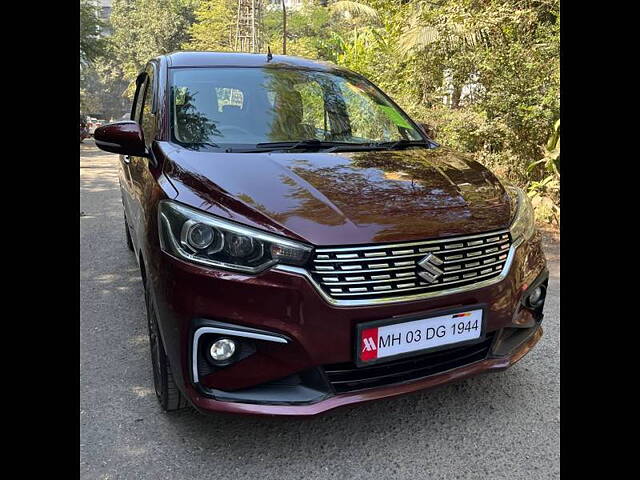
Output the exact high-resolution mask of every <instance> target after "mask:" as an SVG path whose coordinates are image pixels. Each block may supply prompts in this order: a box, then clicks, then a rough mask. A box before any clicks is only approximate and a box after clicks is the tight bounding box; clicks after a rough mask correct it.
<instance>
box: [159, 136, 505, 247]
mask: <svg viewBox="0 0 640 480" xmlns="http://www.w3.org/2000/svg"><path fill="white" fill-rule="evenodd" d="M156 147H157V149H156V151H157V153H158V154H159V155H160V156H161V157H163V159H164V173H165V174H166V175H167V177H168V178H169V180H170V182H171V183H172V184H173V186H174V187H175V188H176V190H177V194H176V197H175V198H176V200H178V201H181V202H183V203H186V204H188V205H191V206H193V207H196V208H199V209H201V210H205V211H208V212H211V213H213V214H215V215H218V216H222V217H224V218H228V219H231V220H235V221H238V222H241V223H243V224H247V225H251V226H255V227H258V228H262V229H266V230H269V231H272V232H275V233H280V234H283V235H286V236H289V237H293V238H298V239H302V240H305V241H307V242H309V243H311V244H314V245H345V244H360V243H379V242H396V241H408V240H419V239H428V238H438V237H444V236H454V235H463V234H472V233H478V232H486V231H491V230H497V229H504V228H508V226H509V220H510V216H511V215H510V201H509V197H508V194H507V193H506V191H505V189H504V188H503V186H502V185H501V184H500V182H499V181H498V180H497V179H496V177H495V176H494V175H493V174H491V172H489V171H488V170H487V169H486V168H484V167H483V166H482V165H480V164H479V163H478V162H475V161H473V160H470V159H468V158H465V157H464V156H462V155H460V154H456V153H455V152H453V151H451V150H449V149H446V148H443V147H438V148H435V149H423V148H419V149H418V148H412V149H406V150H391V151H386V150H385V151H366V152H362V151H361V152H340V153H317V152H312V153H308V152H305V153H298V152H289V153H282V152H277V153H276V152H271V153H244V154H228V153H212V152H194V151H191V150H186V149H183V148H181V147H178V146H176V145H174V144H170V143H166V142H162V143H159V144H157V145H156Z"/></svg>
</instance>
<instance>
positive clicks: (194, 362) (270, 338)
mask: <svg viewBox="0 0 640 480" xmlns="http://www.w3.org/2000/svg"><path fill="white" fill-rule="evenodd" d="M205 333H220V334H223V335H229V336H233V337H244V338H254V339H256V340H265V341H267V342H276V343H289V342H288V341H287V339H286V338H284V337H278V336H275V335H264V334H262V333H254V332H245V331H242V330H233V329H231V328H219V327H200V328H198V329H197V330H196V331H195V332H194V333H193V345H192V350H191V368H192V369H193V382H194V383H198V382H199V381H200V379H199V377H198V355H197V352H198V342H199V341H200V337H201V336H202V335H204V334H205Z"/></svg>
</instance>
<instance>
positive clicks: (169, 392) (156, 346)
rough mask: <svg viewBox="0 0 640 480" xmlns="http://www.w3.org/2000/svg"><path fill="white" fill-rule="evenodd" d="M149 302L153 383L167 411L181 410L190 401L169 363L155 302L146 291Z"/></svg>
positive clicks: (148, 314) (148, 316) (163, 407)
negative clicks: (159, 327) (176, 379)
mask: <svg viewBox="0 0 640 480" xmlns="http://www.w3.org/2000/svg"><path fill="white" fill-rule="evenodd" d="M145 298H146V303H147V319H148V324H149V347H150V350H151V365H152V367H153V385H154V387H155V391H156V397H157V398H158V403H160V406H161V407H162V409H163V410H164V411H165V412H172V411H175V410H181V409H183V408H185V407H187V406H188V403H187V401H186V399H185V398H184V396H183V395H182V393H180V390H179V389H178V386H177V385H176V383H175V381H174V380H173V373H172V372H171V365H169V358H167V354H166V352H165V350H164V345H162V338H161V337H160V330H159V329H158V320H157V317H156V312H155V308H154V307H153V302H151V300H150V299H149V295H148V294H147V293H146V291H145Z"/></svg>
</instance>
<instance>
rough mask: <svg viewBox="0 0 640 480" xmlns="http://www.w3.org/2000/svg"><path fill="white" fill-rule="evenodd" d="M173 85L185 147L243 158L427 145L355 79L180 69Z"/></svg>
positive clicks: (273, 70) (176, 130)
mask: <svg viewBox="0 0 640 480" xmlns="http://www.w3.org/2000/svg"><path fill="white" fill-rule="evenodd" d="M170 82H171V124H172V136H173V140H174V141H175V142H177V143H179V144H181V145H183V146H185V147H187V148H193V149H197V150H200V149H204V150H210V149H213V150H216V151H218V150H222V151H225V150H226V151H242V149H248V148H249V149H250V148H259V149H263V148H264V149H269V148H270V147H271V148H276V147H279V148H286V147H287V146H290V147H291V146H294V147H295V146H296V145H295V144H296V143H299V142H304V145H302V146H303V147H309V148H311V146H312V145H316V146H320V145H322V146H325V145H326V144H329V145H331V144H336V145H338V144H339V145H341V146H342V147H344V146H345V145H347V146H349V145H356V146H361V145H370V144H387V145H388V146H389V147H391V148H392V147H394V146H395V145H399V144H398V143H397V142H400V143H402V144H404V145H405V146H406V145H411V143H412V142H416V143H418V144H424V142H425V140H424V137H423V136H422V135H421V134H420V133H419V132H418V131H417V130H416V128H415V126H414V124H413V123H412V122H411V120H410V119H409V118H408V117H407V115H406V114H405V113H403V112H402V111H401V110H399V109H398V108H397V107H396V106H394V105H393V104H392V103H390V102H389V101H388V100H387V99H386V98H385V97H384V96H383V95H381V94H380V92H379V91H378V90H377V89H376V88H375V87H374V86H373V85H372V84H371V83H369V82H367V81H366V80H364V79H362V78H361V77H358V76H355V75H354V76H351V75H349V76H347V74H337V73H328V72H321V71H315V70H302V69H291V68H278V67H265V68H241V67H236V68H176V69H171V70H170ZM278 143H279V144H280V145H277V144H278ZM269 144H274V145H269ZM297 146H298V147H300V145H297Z"/></svg>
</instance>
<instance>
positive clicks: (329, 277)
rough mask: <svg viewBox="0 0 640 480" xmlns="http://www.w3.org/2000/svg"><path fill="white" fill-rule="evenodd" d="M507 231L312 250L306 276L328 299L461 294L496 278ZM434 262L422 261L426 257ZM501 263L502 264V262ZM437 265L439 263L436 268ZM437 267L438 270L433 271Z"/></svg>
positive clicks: (504, 258)
mask: <svg viewBox="0 0 640 480" xmlns="http://www.w3.org/2000/svg"><path fill="white" fill-rule="evenodd" d="M510 246H511V238H510V236H509V234H508V232H506V231H502V232H488V233H485V234H478V235H468V236H464V237H455V238H443V239H438V240H428V241H423V242H407V243H404V244H393V245H365V246H351V247H337V248H319V249H316V251H315V255H314V258H313V259H312V261H311V262H310V263H311V265H312V269H311V270H310V273H311V275H312V277H313V278H314V280H315V281H316V282H318V284H319V286H320V288H322V289H323V290H324V291H325V292H326V293H327V294H328V295H329V296H330V297H332V298H335V299H338V298H356V299H357V298H360V299H362V301H365V300H367V301H368V300H375V299H378V298H380V299H389V298H398V299H401V298H402V297H403V296H411V297H414V296H415V293H416V292H418V293H419V292H420V291H423V292H431V291H442V292H443V293H446V291H447V290H448V289H455V288H457V287H458V286H460V285H461V284H462V285H461V287H460V288H464V287H466V286H472V285H473V284H474V283H483V284H484V283H486V281H485V279H488V278H492V277H498V276H499V275H501V272H502V270H503V267H504V265H505V263H506V262H507V258H508V249H509V247H510ZM430 253H431V254H432V255H433V256H435V257H433V256H432V257H431V259H428V258H427V259H425V257H427V255H429V254H430ZM501 257H502V258H501ZM438 262H440V263H438ZM436 265H438V266H437V267H436Z"/></svg>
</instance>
